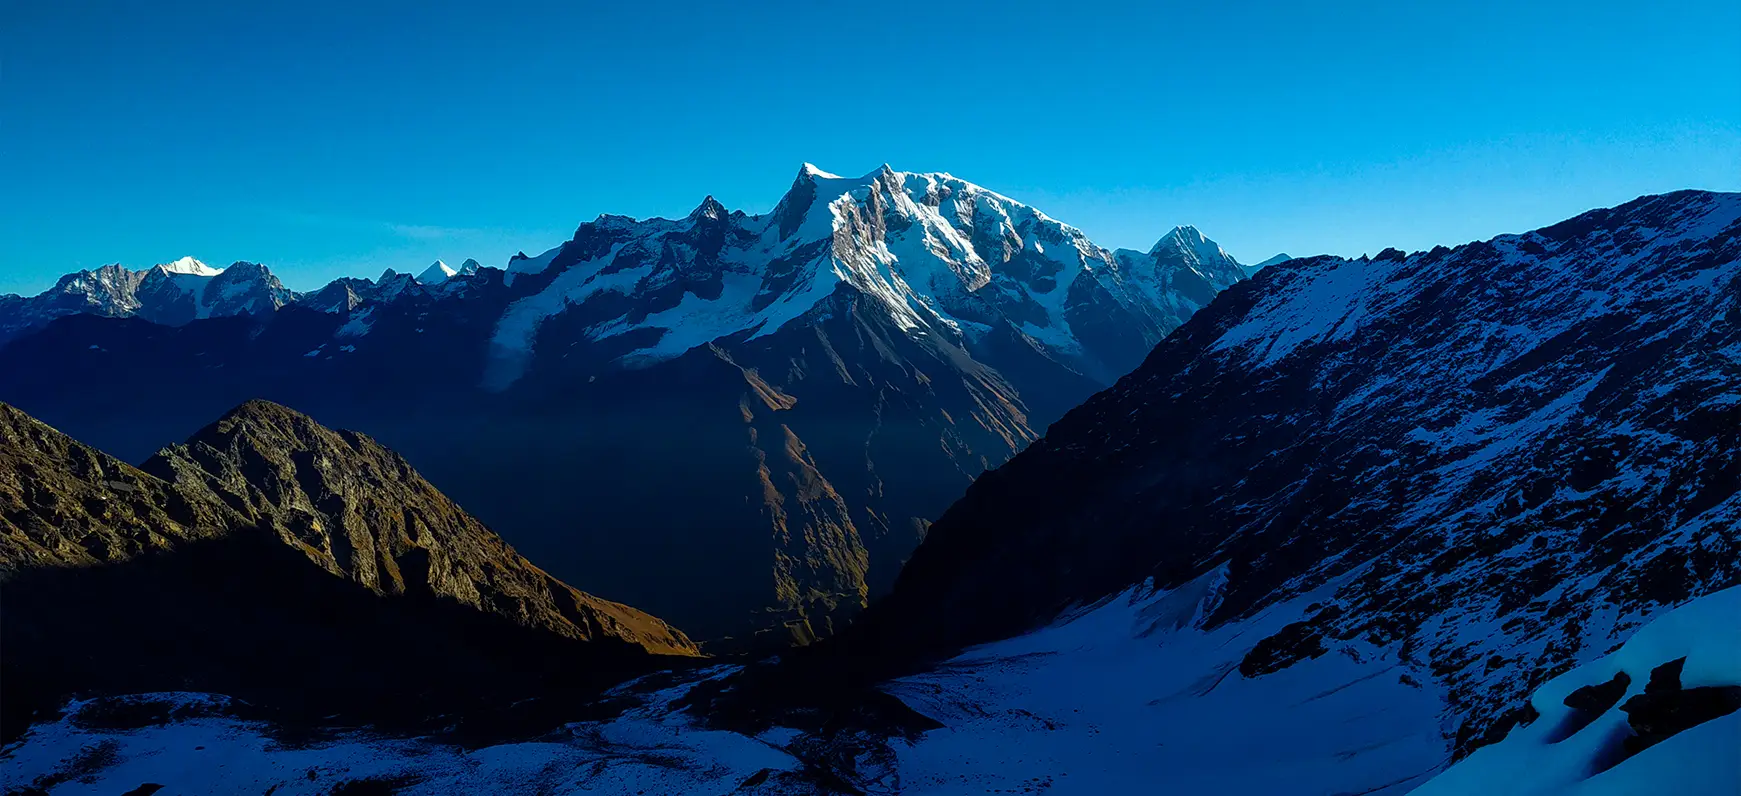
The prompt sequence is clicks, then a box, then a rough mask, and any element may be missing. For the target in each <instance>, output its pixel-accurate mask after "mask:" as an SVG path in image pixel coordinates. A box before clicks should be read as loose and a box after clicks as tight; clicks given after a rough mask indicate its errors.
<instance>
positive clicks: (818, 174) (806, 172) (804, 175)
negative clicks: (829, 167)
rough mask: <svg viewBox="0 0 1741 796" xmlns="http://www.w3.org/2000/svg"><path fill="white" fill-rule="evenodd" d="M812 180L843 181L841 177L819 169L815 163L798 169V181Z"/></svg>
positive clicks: (806, 164)
mask: <svg viewBox="0 0 1741 796" xmlns="http://www.w3.org/2000/svg"><path fill="white" fill-rule="evenodd" d="M811 178H819V179H824V180H838V179H841V177H840V175H838V174H834V173H832V172H827V171H823V170H822V169H819V168H817V167H816V164H814V163H805V164H804V165H802V166H800V167H799V168H798V179H800V180H805V179H811Z"/></svg>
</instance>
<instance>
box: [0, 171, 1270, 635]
mask: <svg viewBox="0 0 1741 796" xmlns="http://www.w3.org/2000/svg"><path fill="white" fill-rule="evenodd" d="M235 268H236V267H235V266H233V267H232V268H231V269H230V270H235ZM224 273H225V274H228V273H229V271H225V272H224ZM212 278H213V279H219V278H223V277H221V276H219V277H212ZM1244 278H1245V276H1244V271H1243V270H1242V268H1241V266H1240V265H1239V263H1237V262H1236V261H1235V260H1234V259H1233V258H1231V257H1229V256H1228V255H1227V254H1226V253H1224V252H1223V251H1222V250H1221V248H1220V247H1219V246H1218V245H1216V244H1215V243H1214V242H1213V241H1210V240H1209V239H1207V238H1205V237H1204V236H1203V235H1202V233H1200V232H1198V231H1197V230H1196V229H1194V228H1191V227H1179V228H1177V229H1174V230H1172V231H1171V232H1169V233H1167V234H1166V235H1165V236H1163V237H1162V238H1161V239H1160V241H1159V242H1158V243H1156V244H1155V245H1154V246H1153V247H1152V248H1151V249H1149V250H1148V251H1146V252H1145V251H1134V250H1117V251H1111V250H1107V249H1104V248H1101V247H1099V246H1096V245H1095V244H1094V243H1092V242H1091V241H1089V240H1088V239H1087V238H1086V237H1085V236H1084V235H1083V234H1082V233H1081V232H1080V231H1079V230H1077V229H1075V228H1073V227H1070V226H1068V225H1066V224H1064V223H1061V222H1059V221H1056V220H1054V219H1052V218H1050V217H1048V216H1047V215H1045V214H1044V213H1042V212H1040V211H1039V210H1036V209H1034V208H1032V207H1029V206H1027V205H1024V204H1022V203H1020V202H1017V201H1014V200H1012V199H1009V198H1007V197H1004V196H1002V195H999V194H997V193H994V192H992V191H989V190H986V189H984V188H981V187H979V186H976V185H973V184H972V183H968V182H965V181H963V180H960V179H958V178H955V177H952V176H950V175H948V174H915V173H905V172H897V171H894V170H893V169H891V168H889V167H887V166H884V167H883V168H880V169H878V170H876V171H873V172H871V173H870V174H867V175H865V176H863V177H857V178H846V177H840V176H836V175H833V174H829V173H827V172H824V171H821V170H820V169H817V168H815V167H814V166H809V165H805V166H804V167H803V168H802V169H800V171H799V173H798V175H797V177H796V178H795V179H794V180H793V183H792V186H791V188H790V189H789V190H788V191H787V193H786V194H785V196H784V197H783V198H782V199H781V200H780V201H779V203H778V205H777V206H776V207H775V208H774V209H773V210H772V212H769V213H766V214H761V215H748V214H745V213H743V212H741V211H729V210H727V209H726V208H725V207H723V206H721V205H720V204H719V203H718V202H716V201H714V200H713V199H712V198H708V199H707V200H705V201H703V202H702V203H701V204H700V206H698V207H696V208H695V210H694V211H693V212H691V213H689V214H688V215H687V216H685V217H683V218H679V219H662V218H654V219H647V220H636V219H631V218H626V217H621V216H609V215H607V216H601V217H599V218H598V219H596V220H594V221H591V222H587V223H585V224H582V225H580V227H579V228H578V229H577V230H576V232H575V234H574V236H573V238H572V239H571V240H569V241H566V242H563V243H562V244H561V245H558V246H556V247H554V248H552V249H550V250H548V251H545V252H543V253H541V254H538V255H536V256H517V257H515V258H513V259H512V260H511V261H510V262H509V263H507V265H506V268H505V269H497V268H482V267H478V266H477V264H476V263H475V262H468V263H467V264H466V265H465V266H464V267H462V268H459V269H452V268H449V267H447V266H446V265H445V264H443V263H440V262H437V263H435V264H434V265H432V266H430V268H429V269H428V270H426V271H424V272H423V273H422V274H421V275H419V276H415V277H414V276H411V275H408V274H396V273H393V272H391V271H389V272H388V273H386V274H383V275H382V276H381V277H380V278H379V279H376V280H366V279H343V280H338V281H335V282H333V283H332V284H329V285H328V286H326V287H325V288H322V289H320V290H318V291H314V292H311V293H309V294H306V295H299V296H295V297H292V298H291V299H290V300H289V301H288V303H285V304H284V305H283V306H282V307H280V308H278V309H277V311H276V312H271V313H255V314H250V315H240V314H231V313H208V314H212V315H225V316H226V317H213V318H211V319H210V320H203V321H195V322H191V323H181V324H180V325H174V324H169V325H165V324H163V323H147V322H145V321H147V320H150V318H149V317H148V316H147V315H146V314H145V313H143V312H142V311H141V312H121V311H115V312H107V313H89V314H78V315H72V316H70V317H63V318H60V319H59V320H58V321H55V322H52V323H48V324H47V325H46V326H42V327H41V328H38V329H37V330H36V331H34V332H33V333H30V334H27V335H24V336H22V337H19V338H17V339H15V340H13V341H12V342H11V343H10V344H8V345H6V346H5V347H4V348H0V396H4V397H5V398H6V399H7V400H10V401H13V402H15V403H16V404H17V405H18V406H19V407H21V408H23V409H25V410H27V411H30V412H32V413H34V414H36V415H38V416H40V417H42V418H43V419H44V420H45V421H47V422H50V423H52V424H54V425H56V426H57V427H60V428H63V429H65V430H67V431H68V432H69V433H71V434H73V435H74V436H76V437H77V438H79V439H81V440H86V441H88V442H90V443H92V444H95V445H98V446H100V447H102V448H103V449H105V450H109V451H112V452H114V453H116V454H117V455H120V456H122V457H124V458H128V459H131V460H140V459H143V458H144V457H145V456H147V455H149V453H150V452H151V451H153V450H155V449H156V448H157V447H159V446H161V445H163V444H165V443H166V442H168V441H170V440H173V439H177V438H180V437H183V436H186V435H187V434H189V433H192V432H193V430H195V429H197V428H199V427H200V425H202V424H204V423H205V422H206V421H207V420H208V419H209V418H210V417H212V416H215V415H217V414H218V413H220V412H222V411H224V409H226V408H228V407H229V406H233V405H235V404H237V403H240V402H242V401H245V400H248V399H251V398H256V397H264V398H268V399H271V400H274V401H277V402H280V403H282V404H284V405H287V406H292V407H295V408H297V409H298V410H301V411H304V412H307V413H309V414H310V415H312V416H314V417H317V418H320V419H321V420H322V421H324V422H327V423H331V424H335V425H342V426H345V427H349V428H356V429H359V430H362V431H365V432H367V433H369V434H370V435H371V436H373V437H375V438H377V439H380V440H382V441H383V442H384V443H385V444H388V445H391V446H392V447H393V448H395V449H396V450H400V451H402V452H404V454H405V455H406V457H407V458H408V459H409V460H410V461H412V462H414V463H416V465H417V467H418V468H419V470H421V471H423V472H425V473H427V474H428V475H429V477H430V478H431V479H432V481H434V482H435V483H436V484H438V485H440V487H441V488H442V490H443V491H445V492H447V493H449V494H451V495H453V496H454V497H455V498H456V499H457V500H458V501H459V502H460V503H462V504H463V505H465V506H467V507H468V508H469V509H471V510H472V511H475V512H477V513H478V516H479V517H481V518H482V519H484V520H485V521H487V522H489V523H490V525H491V526H492V527H496V528H499V529H501V531H502V532H503V534H504V535H505V536H507V537H508V538H509V539H510V540H512V541H513V542H514V544H515V545H516V547H518V548H519V549H521V550H524V551H525V552H526V553H527V554H528V555H529V556H530V557H532V558H533V559H534V560H536V561H538V562H539V563H540V565H541V566H544V567H548V568H549V570H550V571H551V573H552V574H554V575H556V576H558V577H561V578H564V579H566V580H570V581H573V582H579V583H586V584H588V586H589V588H594V589H597V590H598V591H599V592H600V593H601V594H604V595H606V596H609V597H611V598H613V599H620V600H623V601H625V602H628V603H630V604H634V605H637V606H640V607H643V608H646V609H647V610H650V611H653V612H654V613H656V614H658V615H660V616H663V617H666V618H668V619H670V620H671V621H672V622H674V623H675V624H676V625H677V626H679V627H681V628H683V629H684V630H686V631H688V632H690V633H692V634H694V635H695V636H696V637H698V638H704V639H719V638H721V637H726V636H731V637H734V638H735V642H734V643H737V644H743V643H747V642H749V641H750V639H751V637H752V636H754V635H755V634H758V633H759V634H761V640H762V642H766V643H773V644H776V645H779V644H785V643H790V642H793V641H796V642H807V641H810V640H812V639H814V638H817V637H821V636H827V635H829V634H831V633H832V632H834V631H835V630H837V629H838V627H839V624H840V623H841V622H842V621H844V620H845V619H846V618H848V617H850V616H852V615H853V614H855V613H856V612H857V611H858V610H860V609H861V608H862V607H863V606H864V605H865V604H866V602H867V601H868V600H869V599H870V598H872V597H874V596H876V595H879V594H881V593H883V592H885V591H887V589H888V587H889V585H890V584H891V583H893V581H894V578H895V575H896V573H897V572H898V571H899V570H900V567H901V564H902V562H903V561H905V560H906V558H907V556H908V555H909V554H911V552H912V550H913V549H914V547H915V546H917V545H918V544H919V542H920V540H921V539H922V538H923V537H924V536H925V533H926V528H927V527H928V526H929V523H930V522H931V520H933V519H935V518H936V517H937V516H938V515H939V514H941V513H942V511H943V510H944V509H945V508H946V507H947V506H948V505H949V504H950V502H951V501H953V500H955V498H957V497H958V496H959V495H960V493H961V491H962V489H964V488H965V487H966V486H967V484H968V483H970V482H971V481H972V479H973V478H974V477H975V476H977V475H979V474H980V473H981V472H983V471H984V470H985V469H986V468H988V467H994V466H996V465H999V464H1001V463H1003V462H1004V461H1006V460H1008V459H1009V458H1010V457H1011V456H1012V455H1014V454H1015V453H1016V452H1017V451H1020V450H1021V449H1022V448H1023V447H1025V446H1026V445H1028V444H1029V443H1030V442H1031V441H1033V440H1034V439H1036V438H1038V437H1039V436H1040V435H1041V434H1042V433H1043V432H1044V431H1045V429H1046V428H1047V426H1048V425H1049V424H1050V423H1052V422H1053V421H1054V420H1056V419H1057V418H1059V417H1060V416H1062V415H1063V414H1064V412H1066V411H1067V410H1069V409H1070V408H1071V407H1073V406H1075V405H1076V404H1078V403H1080V402H1081V401H1082V400H1083V399H1085V398H1087V397H1088V396H1089V395H1091V394H1093V393H1094V392H1095V391H1096V390H1099V389H1102V388H1104V387H1107V386H1109V385H1111V384H1112V383H1113V382H1114V381H1115V380H1116V379H1118V378H1119V377H1120V376H1122V375H1123V374H1125V373H1126V372H1128V371H1129V370H1130V369H1131V368H1133V367H1135V366H1136V365H1137V364H1138V363H1139V362H1140V361H1141V360H1142V359H1143V357H1144V356H1145V355H1147V353H1148V352H1149V350H1150V349H1151V348H1152V347H1153V346H1154V345H1155V344H1156V343H1158V342H1159V341H1160V340H1161V339H1162V338H1164V337H1165V336H1166V335H1167V334H1168V333H1169V332H1171V331H1172V330H1173V329H1175V328H1177V327H1178V326H1179V324H1181V323H1183V322H1184V321H1185V320H1186V319H1187V318H1189V317H1191V315H1192V313H1194V312H1196V311H1197V310H1198V309H1199V308H1201V307H1203V306H1205V305H1207V304H1209V303H1210V302H1211V301H1212V300H1214V298H1215V296H1216V295H1217V294H1218V293H1219V292H1221V291H1222V290H1225V289H1227V288H1229V287H1230V286H1232V285H1234V284H1235V283H1237V282H1240V281H1241V280H1242V279H1244ZM69 279H70V278H69ZM63 281H64V280H63ZM32 302H34V303H32ZM45 302H46V299H45V298H42V297H39V298H37V299H32V300H28V301H27V302H26V303H29V304H30V306H32V307H35V306H37V305H41V304H44V303H45ZM32 312H34V313H35V314H30V315H28V316H25V315H20V316H18V317H20V318H24V317H28V318H30V319H39V318H41V317H44V312H43V311H40V310H33V311H32ZM99 315H109V316H121V315H131V316H132V317H131V318H112V317H98V316H99ZM35 322H36V321H35V320H31V321H30V323H35ZM5 323H12V322H11V321H6V322H5ZM18 325H20V326H26V325H29V324H28V323H26V322H25V321H22V320H21V321H18ZM99 383H100V384H101V385H102V388H101V389H99V388H97V385H98V384H99Z"/></svg>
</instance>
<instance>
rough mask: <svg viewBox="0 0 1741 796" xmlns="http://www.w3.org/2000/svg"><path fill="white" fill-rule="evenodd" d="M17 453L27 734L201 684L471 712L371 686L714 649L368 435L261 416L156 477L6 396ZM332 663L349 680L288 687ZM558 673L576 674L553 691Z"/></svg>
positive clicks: (11, 535) (12, 667)
mask: <svg viewBox="0 0 1741 796" xmlns="http://www.w3.org/2000/svg"><path fill="white" fill-rule="evenodd" d="M0 440H3V442H4V444H3V445H0V589H3V590H4V595H5V600H4V603H5V605H4V610H5V622H4V634H5V642H6V644H5V646H6V649H7V655H6V656H5V659H4V665H5V667H6V670H7V676H6V678H5V688H6V693H7V695H8V699H7V701H8V703H10V704H9V706H8V712H7V721H8V725H9V728H10V729H9V731H8V734H10V732H11V731H12V730H15V729H17V727H16V723H17V722H19V721H21V720H22V717H21V713H26V712H28V711H31V710H36V709H49V708H53V707H57V706H58V700H59V699H61V698H64V696H65V695H66V694H67V693H69V692H70V691H86V690H91V689H95V690H98V691H103V690H109V691H114V690H122V691H126V690H162V689H164V688H165V687H182V686H192V687H196V688H208V689H212V690H223V691H226V692H227V693H230V694H233V695H250V696H254V695H264V696H266V697H268V698H270V699H272V700H274V701H279V702H283V701H285V700H291V701H295V700H299V699H302V698H303V697H304V696H307V697H308V698H309V699H311V700H313V701H314V702H319V703H321V704H322V705H323V706H324V707H327V708H334V707H342V706H345V705H348V704H349V701H350V700H358V701H359V704H362V705H369V704H375V703H380V704H382V705H386V706H395V705H397V706H398V707H401V708H404V707H406V706H407V705H415V706H416V710H411V711H410V714H411V715H413V716H417V717H419V718H421V717H423V715H424V713H423V712H424V711H429V710H434V709H437V708H439V707H441V706H442V705H446V706H447V707H449V708H452V707H455V706H456V705H458V704H461V703H463V699H460V698H458V697H456V700H455V701H452V702H444V701H443V700H444V698H442V697H439V696H436V697H433V698H430V697H429V695H427V694H418V693H415V692H413V693H407V694H397V695H396V694H393V693H391V689H390V688H389V689H388V692H387V693H380V694H368V695H362V694H356V693H352V692H351V687H352V686H353V685H355V684H356V683H371V682H374V681H377V680H380V679H381V678H383V677H385V678H387V679H388V680H391V679H394V678H398V679H401V680H402V682H403V683H404V684H406V685H408V686H409V685H411V684H417V685H418V686H419V687H434V685H435V681H434V680H431V679H430V678H436V679H440V678H443V677H455V678H458V677H475V678H480V679H478V680H477V681H476V682H470V683H468V682H455V683H452V684H450V685H451V688H452V693H453V694H455V695H467V696H476V695H478V694H482V693H492V694H494V693H497V692H506V691H513V690H515V689H519V690H522V691H524V690H527V689H529V688H531V687H532V686H533V684H534V683H537V682H540V681H542V682H544V683H545V684H547V685H551V686H552V687H557V685H558V684H559V683H560V682H562V679H561V678H562V677H569V678H570V679H571V680H582V679H585V678H587V677H600V676H604V677H608V676H610V675H612V674H613V673H614V674H616V675H617V676H619V677H626V676H630V675H631V674H633V673H635V672H637V671H645V670H647V669H649V668H652V667H654V666H656V665H659V664H657V663H655V661H654V659H653V658H652V657H651V656H650V655H649V653H653V654H657V655H662V656H663V655H694V654H695V653H696V648H695V646H694V644H692V643H691V642H690V641H689V640H688V639H687V638H686V637H685V636H684V635H683V634H682V633H681V632H678V631H676V630H674V629H672V628H671V627H670V626H668V625H666V624H665V623H664V622H662V621H660V620H659V619H657V618H654V617H652V616H649V615H647V614H645V613H642V612H640V611H637V610H635V609H633V608H629V607H627V606H623V605H619V604H616V603H611V602H608V601H605V600H600V599H598V598H596V597H592V596H591V595H588V594H585V593H582V592H579V591H577V590H575V589H574V588H572V587H570V586H568V585H567V584H564V583H562V582H561V581H559V580H556V579H555V578H553V577H551V576H549V575H548V574H546V573H544V572H543V571H542V570H540V569H538V568H537V567H535V566H533V565H532V564H530V563H529V562H527V561H526V560H525V559H524V558H522V557H520V556H519V555H518V554H517V553H515V552H514V550H513V549H512V548H511V547H509V546H508V545H507V544H506V543H505V542H503V541H502V540H501V539H500V538H499V537H497V536H496V535H495V534H493V533H491V532H490V531H489V530H488V529H487V528H485V527H483V525H481V524H480V523H479V522H478V521H477V520H475V519H473V518H472V517H471V516H470V515H467V514H466V513H465V512H464V511H463V510H461V509H460V508H459V507H458V506H456V505H454V504H453V503H452V502H451V501H449V500H448V499H447V498H446V497H444V496H443V495H441V493H440V492H437V491H436V490H435V489H434V488H433V487H431V486H430V485H429V483H428V482H427V481H424V480H423V479H422V477H421V476H419V475H418V474H417V473H416V471H415V470H413V469H411V467H410V466H409V465H408V464H406V462H405V461H404V460H403V459H402V458H400V457H399V456H397V455H396V454H394V453H392V452H391V451H388V450H386V449H385V448H382V447H381V446H380V445H379V444H378V443H376V442H374V441H373V440H371V439H369V438H368V437H366V436H363V435H361V434H356V433H354V432H334V431H331V430H328V429H326V428H324V427H321V426H319V425H318V424H316V423H314V422H313V421H311V420H309V419H308V418H307V417H305V416H302V415H299V414H297V413H295V412H292V411H290V410H288V409H285V408H284V407H281V406H277V405H274V404H270V403H266V402H263V401H253V402H249V403H246V404H244V405H242V406H240V407H238V408H237V409H235V410H234V411H232V412H230V413H229V414H227V415H226V416H225V417H223V418H222V419H220V420H219V421H218V422H216V423H214V424H212V425H211V426H210V427H208V428H207V429H205V430H203V431H202V432H200V433H199V434H198V435H196V436H195V437H194V438H193V439H190V440H189V441H188V442H187V443H186V444H183V445H176V446H172V447H169V448H166V449H164V450H163V451H162V452H161V453H160V454H158V455H157V456H156V457H154V458H153V459H151V460H150V461H148V462H146V463H145V465H144V467H143V468H134V467H131V466H129V465H127V464H125V463H123V462H120V461H118V460H116V459H113V458H111V457H109V456H106V455H104V454H102V453H99V452H97V451H96V450H94V449H91V448H88V447H86V446H84V445H81V444H79V443H77V442H74V441H73V440H71V439H70V438H69V437H67V436H65V435H63V434H61V433H60V432H58V431H56V430H54V429H52V428H50V427H48V426H46V425H44V424H42V423H40V422H38V421H36V420H35V419H33V418H31V417H29V416H28V415H25V414H24V413H22V412H20V411H18V410H17V409H15V408H13V407H11V406H9V405H6V404H0ZM116 600H118V602H117V601H116ZM389 626H391V628H392V629H387V628H388V627H389ZM231 641H233V642H234V643H233V644H232V643H231ZM323 642H326V643H327V644H328V645H330V646H323ZM135 644H136V645H143V647H142V648H141V647H133V648H132V649H133V650H140V651H139V653H138V654H133V653H132V652H130V651H129V645H135ZM479 644H482V645H486V647H483V648H478V649H472V650H470V651H467V650H466V649H465V647H466V646H467V645H479ZM394 645H400V648H399V649H393V647H394ZM488 645H494V646H493V647H491V646H488ZM377 647H383V648H382V649H376V648H377ZM381 653H387V654H388V655H389V657H388V658H383V659H380V660H374V659H373V658H372V657H371V656H373V655H378V654H381ZM310 654H313V655H316V656H319V657H320V659H321V662H320V663H319V664H318V668H319V669H320V670H321V671H322V672H323V673H324V675H325V676H330V677H332V678H336V679H335V680H334V681H333V682H331V683H320V682H319V680H320V678H321V675H316V676H314V678H313V679H312V680H308V681H306V682H304V681H303V676H302V675H298V676H295V677H292V679H291V680H289V681H286V682H274V680H273V678H274V677H275V675H273V674H272V672H274V671H277V670H278V669H279V668H280V667H282V666H287V665H291V664H290V663H289V662H291V661H298V660H302V659H303V658H305V657H306V656H308V655H310ZM394 655H402V656H404V657H403V658H401V659H400V662H399V663H398V664H392V657H391V656H394ZM420 655H428V656H434V658H433V659H419V658H418V656H420ZM513 655H542V656H549V657H548V658H547V660H546V662H544V663H540V662H537V661H530V660H528V661H515V660H513V659H511V656H513ZM257 656H264V657H263V658H262V659H260V660H253V659H254V658H255V657H257ZM274 658H277V659H279V660H272V659H274ZM446 659H451V660H446ZM555 662H560V664H559V665H562V666H568V667H573V671H572V672H571V673H569V674H568V675H560V673H555V674H558V675H559V676H558V679H556V680H549V679H547V675H550V674H553V673H550V672H546V671H545V667H546V665H547V664H549V663H555ZM384 666H391V667H393V668H387V669H383V667H384ZM399 666H402V667H404V671H401V672H399V673H397V674H395V673H394V668H397V667H399ZM413 672H416V673H413ZM517 679H518V680H519V682H516V680H517ZM606 684H608V683H606ZM370 687H380V686H370ZM304 690H306V691H308V692H311V694H306V695H305V694H303V693H301V692H302V691H304ZM340 696H342V697H343V698H339V697H340ZM335 701H336V702H337V703H338V704H337V705H336V706H335V704H334V703H335ZM365 712H366V711H365Z"/></svg>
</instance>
